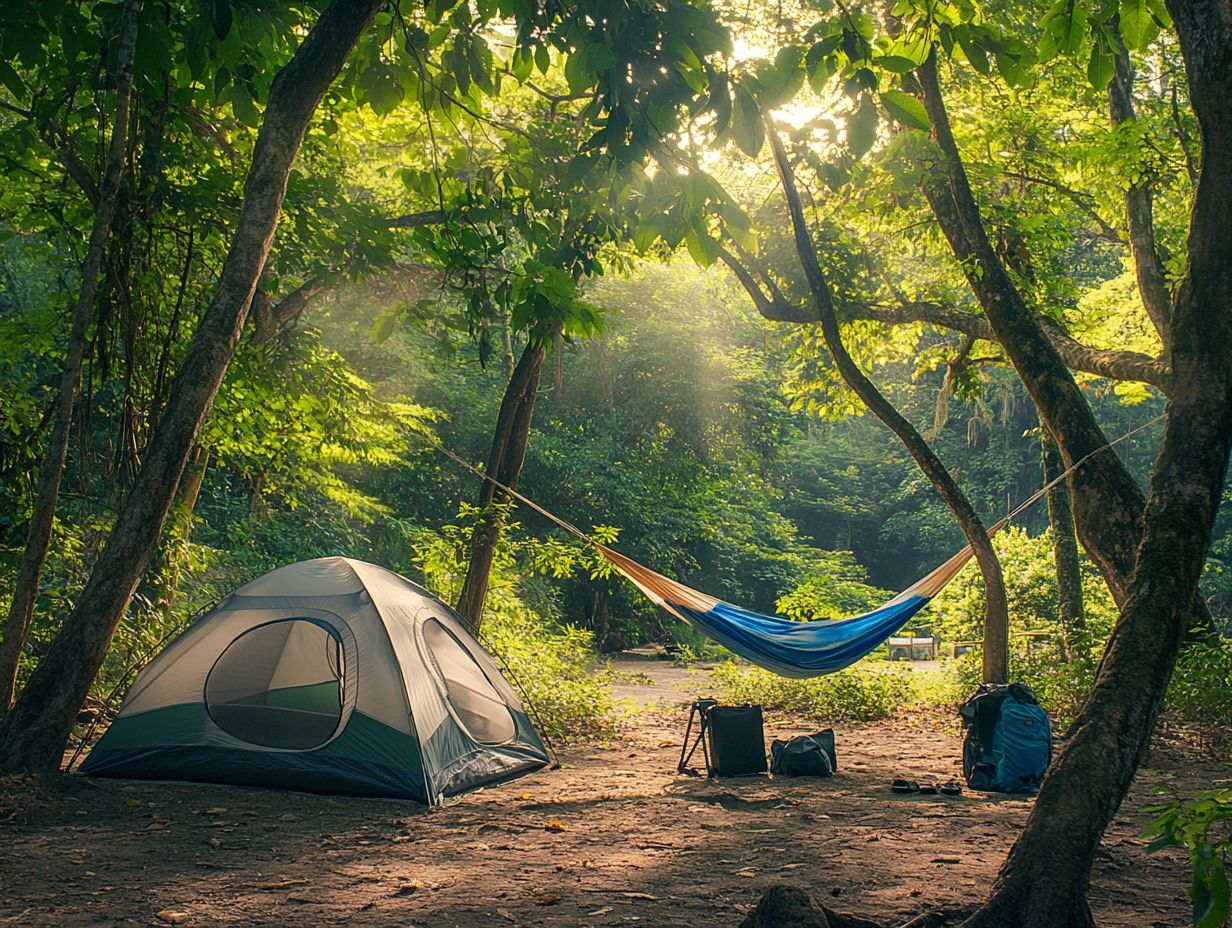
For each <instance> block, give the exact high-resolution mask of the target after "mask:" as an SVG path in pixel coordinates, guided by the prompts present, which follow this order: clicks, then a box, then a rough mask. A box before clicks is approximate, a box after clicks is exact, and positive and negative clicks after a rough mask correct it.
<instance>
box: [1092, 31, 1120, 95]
mask: <svg viewBox="0 0 1232 928" xmlns="http://www.w3.org/2000/svg"><path fill="white" fill-rule="evenodd" d="M1114 67H1115V64H1114V62H1113V59H1112V53H1111V51H1110V50H1109V49H1108V48H1106V47H1105V45H1104V42H1103V39H1102V38H1100V39H1098V40H1097V41H1095V42H1094V43H1093V44H1092V45H1091V57H1090V59H1089V60H1088V61H1087V80H1089V81H1090V82H1091V86H1092V87H1094V88H1095V89H1096V90H1103V89H1104V88H1105V87H1107V86H1108V82H1109V81H1110V80H1112V74H1113V70H1114Z"/></svg>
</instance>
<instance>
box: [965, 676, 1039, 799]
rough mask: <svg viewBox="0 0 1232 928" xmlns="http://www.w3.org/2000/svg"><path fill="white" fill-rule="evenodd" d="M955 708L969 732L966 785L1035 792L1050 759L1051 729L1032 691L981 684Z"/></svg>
mask: <svg viewBox="0 0 1232 928" xmlns="http://www.w3.org/2000/svg"><path fill="white" fill-rule="evenodd" d="M959 712H960V714H961V716H962V725H963V728H964V729H965V730H966V733H967V734H966V737H965V738H964V739H963V776H965V777H966V780H967V785H968V786H969V787H971V789H975V790H981V791H983V792H994V793H1033V792H1035V791H1036V790H1037V789H1038V788H1039V785H1040V781H1042V780H1043V779H1044V772H1045V771H1046V770H1047V769H1048V764H1049V762H1050V761H1051V760H1052V728H1051V726H1050V725H1049V724H1048V715H1047V713H1045V712H1044V710H1043V709H1041V708H1040V704H1039V703H1038V702H1037V701H1036V699H1035V696H1034V694H1032V692H1031V690H1030V689H1028V688H1027V687H1025V686H1022V685H1021V684H1018V683H1013V684H1009V685H1005V684H995V683H985V684H983V685H982V686H981V687H980V688H979V689H978V690H976V691H975V693H974V694H973V695H972V696H971V698H970V699H968V700H967V701H966V702H965V703H963V706H962V709H960V710H959Z"/></svg>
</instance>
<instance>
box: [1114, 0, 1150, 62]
mask: <svg viewBox="0 0 1232 928" xmlns="http://www.w3.org/2000/svg"><path fill="white" fill-rule="evenodd" d="M1119 23H1120V27H1121V38H1122V39H1124V40H1125V47H1126V48H1127V49H1129V50H1130V51H1141V50H1143V49H1144V48H1145V47H1146V44H1147V40H1148V37H1150V38H1153V37H1154V34H1155V30H1154V29H1153V27H1154V25H1155V18H1154V16H1152V15H1151V11H1150V9H1148V8H1147V5H1146V0H1121V9H1120V16H1119Z"/></svg>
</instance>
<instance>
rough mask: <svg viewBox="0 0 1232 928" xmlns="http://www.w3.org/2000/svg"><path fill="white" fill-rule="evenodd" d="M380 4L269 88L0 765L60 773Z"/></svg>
mask: <svg viewBox="0 0 1232 928" xmlns="http://www.w3.org/2000/svg"><path fill="white" fill-rule="evenodd" d="M383 5H384V2H383V0H334V2H333V3H331V4H330V6H329V7H328V8H327V9H326V10H325V11H324V12H323V13H322V14H321V16H320V18H319V19H318V20H317V22H316V24H315V25H314V26H313V27H312V29H311V30H310V31H309V32H308V34H307V35H306V36H305V38H304V40H303V42H302V43H301V44H300V46H299V48H298V49H297V50H296V52H295V55H294V57H293V58H292V59H291V61H290V62H288V63H287V65H286V66H285V67H284V68H283V69H282V70H281V71H279V73H278V75H277V76H276V77H275V78H274V81H273V83H272V85H271V86H270V92H269V102H268V104H267V106H266V110H265V117H264V119H263V120H262V125H261V130H260V132H259V133H258V136H257V143H256V147H255V148H254V150H253V156H252V166H251V168H250V170H249V173H248V179H247V181H246V183H245V188H244V205H243V208H242V210H241V212H240V217H239V222H238V224H237V226H236V230H235V237H234V239H233V240H232V243H231V249H230V251H229V253H228V254H227V258H226V261H225V262H224V264H223V267H222V273H221V274H220V276H219V279H218V286H217V288H216V289H215V291H214V297H213V299H212V300H211V301H210V305H209V307H208V308H207V309H206V311H205V314H204V315H203V316H202V318H201V322H200V323H199V325H198V327H197V331H196V333H195V334H194V336H193V339H192V342H191V343H190V345H189V347H188V352H187V355H186V357H185V359H184V363H183V366H182V368H181V369H180V372H179V374H178V375H177V376H176V378H175V382H174V384H173V385H172V389H171V395H170V398H169V399H168V402H167V407H166V409H165V410H164V412H163V415H162V418H161V419H160V421H159V424H158V428H157V430H156V432H155V434H154V438H153V440H152V441H151V442H150V446H149V449H148V451H147V453H146V457H145V461H144V463H143V465H142V468H141V471H140V473H139V474H138V475H137V478H136V480H135V481H134V483H133V488H132V491H131V492H130V493H129V496H128V499H127V501H126V502H125V504H124V507H123V508H122V510H121V511H120V515H119V518H118V520H117V521H116V525H115V528H114V529H113V530H112V532H111V535H110V537H109V538H108V540H107V544H106V547H105V548H104V549H103V552H102V553H101V554H100V556H99V559H98V561H97V562H96V564H95V566H94V570H93V572H92V573H91V575H90V579H89V581H88V582H87V584H86V588H85V590H84V592H83V593H82V595H81V597H80V598H79V600H78V604H77V606H76V608H75V609H74V610H73V611H72V613H70V614H69V616H68V618H67V619H65V622H64V625H63V627H62V628H61V630H60V633H59V635H57V636H56V639H55V641H53V642H52V644H51V647H50V648H48V650H47V653H46V655H44V657H43V660H42V661H41V662H40V663H39V666H38V669H37V670H35V672H34V673H33V674H32V675H31V677H30V681H29V683H28V684H27V686H26V689H25V692H24V693H23V694H22V696H21V698H20V699H18V701H17V703H16V704H15V705H14V706H13V709H12V710H11V711H10V712H9V714H8V715H7V716H6V717H5V719H4V721H3V722H0V767H2V768H3V769H6V770H11V771H30V772H34V773H40V774H50V773H53V772H55V771H56V770H57V769H58V768H59V764H60V759H61V755H62V753H63V750H64V745H65V742H66V741H67V740H68V735H69V732H70V731H71V729H72V724H73V719H74V717H75V715H76V713H77V710H78V708H79V707H80V706H81V703H82V700H83V699H84V698H85V695H86V693H87V692H89V688H90V684H91V683H92V682H93V680H94V677H95V676H96V675H97V673H98V669H99V667H100V666H101V665H102V662H103V659H104V657H105V656H106V654H107V648H108V645H109V644H110V642H111V638H112V635H113V634H114V633H115V629H116V626H117V625H118V624H119V622H120V620H121V619H122V618H123V615H124V611H125V609H126V608H127V607H128V603H129V600H130V599H131V598H132V594H133V590H134V589H135V588H136V586H137V583H138V581H139V580H140V578H141V575H142V573H143V572H144V570H145V568H146V565H147V564H149V561H150V558H151V556H152V555H153V554H154V552H155V550H156V549H157V546H158V540H159V535H160V534H161V532H162V527H163V522H164V520H165V519H166V517H167V511H168V509H169V508H170V506H171V502H172V500H173V498H174V496H175V492H176V487H177V486H178V484H179V481H180V475H181V474H182V473H183V470H184V466H185V464H186V463H187V460H188V457H189V455H190V454H191V452H192V448H193V446H194V443H195V442H196V438H197V435H198V433H199V432H200V430H201V427H202V425H203V424H204V422H205V418H206V416H207V414H208V413H209V410H210V406H211V404H212V403H213V401H214V396H215V394H216V393H217V392H218V388H219V385H220V384H221V383H222V378H223V376H224V375H225V373H226V370H227V367H228V365H229V364H230V362H231V359H232V357H234V355H235V349H236V345H237V344H238V342H239V338H240V335H241V333H242V331H243V326H244V319H245V316H246V315H247V312H248V307H249V305H250V304H251V302H252V296H253V292H254V290H255V289H256V285H257V280H258V278H259V276H260V274H261V269H262V267H263V266H264V265H265V260H266V257H267V255H268V254H269V249H270V243H271V241H272V240H273V237H274V229H275V227H276V225H277V223H278V215H279V212H280V211H281V208H282V199H283V196H284V195H285V193H286V185H287V178H288V175H289V174H290V171H291V166H292V164H293V162H294V160H295V157H296V154H297V153H298V152H299V148H300V145H301V144H302V142H303V137H304V132H305V130H306V129H307V127H308V123H309V121H310V120H311V119H312V116H313V114H314V113H315V112H316V108H317V105H318V104H319V103H320V100H321V97H322V95H323V94H324V93H325V91H326V89H327V88H328V87H329V85H330V84H331V83H333V80H334V78H335V77H337V75H338V72H339V71H340V70H341V69H342V66H343V64H344V63H345V62H346V59H347V56H348V55H349V53H350V51H351V49H352V48H353V47H354V45H355V43H356V42H357V41H358V40H359V37H360V36H361V35H362V34H363V32H364V31H365V29H367V27H368V24H369V23H370V22H371V21H372V19H373V17H374V16H375V15H376V12H377V10H379V9H380V8H381V7H382V6H383Z"/></svg>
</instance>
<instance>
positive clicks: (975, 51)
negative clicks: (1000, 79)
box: [954, 28, 992, 77]
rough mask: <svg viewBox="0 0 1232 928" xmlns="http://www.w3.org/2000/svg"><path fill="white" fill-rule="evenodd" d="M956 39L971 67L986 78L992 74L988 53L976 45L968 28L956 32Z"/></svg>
mask: <svg viewBox="0 0 1232 928" xmlns="http://www.w3.org/2000/svg"><path fill="white" fill-rule="evenodd" d="M954 39H955V41H957V42H958V47H959V48H961V49H962V53H963V57H965V58H966V59H967V61H968V62H970V64H971V67H973V68H975V70H977V71H979V72H980V73H981V74H983V75H984V76H985V77H988V75H989V74H991V73H992V66H991V64H990V63H989V61H988V52H986V51H984V49H982V48H980V47H979V46H978V45H976V44H975V41H974V39H973V38H972V37H971V33H970V31H968V30H967V29H966V28H963V29H961V30H959V29H955V30H954Z"/></svg>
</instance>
